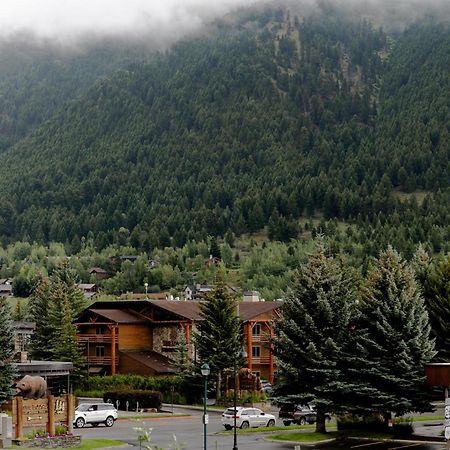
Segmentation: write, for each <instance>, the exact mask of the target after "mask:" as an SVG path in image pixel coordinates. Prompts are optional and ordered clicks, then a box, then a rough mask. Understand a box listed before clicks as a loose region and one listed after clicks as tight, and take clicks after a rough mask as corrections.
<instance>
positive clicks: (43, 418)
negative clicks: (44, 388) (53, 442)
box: [9, 395, 74, 439]
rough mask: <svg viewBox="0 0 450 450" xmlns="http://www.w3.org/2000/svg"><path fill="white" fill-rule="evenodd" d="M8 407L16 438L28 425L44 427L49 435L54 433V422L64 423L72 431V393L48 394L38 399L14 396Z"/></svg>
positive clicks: (21, 435) (20, 435)
mask: <svg viewBox="0 0 450 450" xmlns="http://www.w3.org/2000/svg"><path fill="white" fill-rule="evenodd" d="M9 409H10V410H11V411H12V416H13V425H14V428H15V437H16V439H19V438H21V437H23V429H24V428H29V427H32V428H37V427H41V428H45V429H46V430H47V432H48V433H49V434H50V435H53V434H55V425H56V424H61V425H65V426H66V427H67V430H68V431H69V432H72V431H73V418H74V397H73V395H63V396H61V397H53V396H52V395H49V396H48V397H47V398H42V399H39V400H24V399H23V398H22V397H15V398H14V399H13V400H12V402H10V408H9Z"/></svg>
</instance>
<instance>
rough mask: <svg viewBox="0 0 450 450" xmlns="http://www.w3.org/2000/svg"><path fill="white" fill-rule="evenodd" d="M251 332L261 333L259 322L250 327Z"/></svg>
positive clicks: (254, 333)
mask: <svg viewBox="0 0 450 450" xmlns="http://www.w3.org/2000/svg"><path fill="white" fill-rule="evenodd" d="M252 334H253V335H256V336H259V335H260V334H261V324H259V323H255V325H253V328H252Z"/></svg>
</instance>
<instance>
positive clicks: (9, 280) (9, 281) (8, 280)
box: [0, 278, 14, 284]
mask: <svg viewBox="0 0 450 450" xmlns="http://www.w3.org/2000/svg"><path fill="white" fill-rule="evenodd" d="M13 281H14V279H13V278H0V284H13Z"/></svg>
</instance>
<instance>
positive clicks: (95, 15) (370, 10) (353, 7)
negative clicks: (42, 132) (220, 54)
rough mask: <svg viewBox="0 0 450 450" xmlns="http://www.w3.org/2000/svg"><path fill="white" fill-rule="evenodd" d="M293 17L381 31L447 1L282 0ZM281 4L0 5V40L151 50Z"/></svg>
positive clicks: (144, 0) (12, 0)
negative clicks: (334, 14) (366, 22)
mask: <svg viewBox="0 0 450 450" xmlns="http://www.w3.org/2000/svg"><path fill="white" fill-rule="evenodd" d="M287 1H288V3H289V4H290V5H291V6H292V7H293V9H294V10H295V11H296V13H298V14H300V15H305V14H308V12H309V11H311V10H314V9H325V10H326V8H329V7H331V8H338V9H341V10H343V11H344V12H346V13H347V14H348V15H358V16H361V15H362V16H365V17H368V18H369V19H372V20H374V21H375V22H377V23H379V24H382V25H384V26H387V27H396V28H398V27H402V26H404V25H406V24H408V23H411V22H413V21H414V20H416V19H418V18H419V17H421V16H424V15H430V16H435V17H438V18H440V19H443V20H447V19H449V17H450V1H449V0H287ZM282 2H283V0H276V1H274V0H272V1H270V0H87V1H86V0H39V1H36V0H1V2H0V37H3V38H9V37H11V36H18V35H22V36H24V35H25V36H34V37H36V38H37V39H38V40H39V39H41V40H44V41H47V42H48V41H49V40H51V41H52V42H54V43H57V44H67V43H75V42H77V41H79V40H86V35H89V36H91V37H96V38H103V37H111V36H116V37H124V36H125V37H129V38H140V37H145V39H148V40H149V44H151V45H152V46H158V47H161V46H164V45H167V44H171V43H173V42H175V41H176V40H178V39H179V38H180V37H183V36H185V35H189V34H192V33H195V32H198V31H202V30H203V29H205V27H206V26H207V25H208V24H209V23H211V22H212V21H213V20H215V19H217V18H219V17H222V16H224V15H226V14H228V13H230V12H232V11H234V10H237V9H239V8H246V7H251V6H262V5H266V4H272V5H275V6H280V5H281V4H282Z"/></svg>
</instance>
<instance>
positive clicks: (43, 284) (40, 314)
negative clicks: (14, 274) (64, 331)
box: [28, 279, 56, 361]
mask: <svg viewBox="0 0 450 450" xmlns="http://www.w3.org/2000/svg"><path fill="white" fill-rule="evenodd" d="M49 309H50V299H49V282H48V280H45V279H41V280H40V281H39V282H38V284H37V285H36V287H35V288H34V290H33V292H32V294H31V296H30V299H29V303H28V315H29V319H30V320H31V321H32V322H34V323H35V324H36V328H35V330H34V333H33V334H32V336H31V340H30V356H31V358H32V359H36V360H42V361H49V360H51V359H52V349H51V346H52V342H53V341H54V340H55V339H56V336H55V331H54V328H53V327H52V325H51V323H50V318H49Z"/></svg>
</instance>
